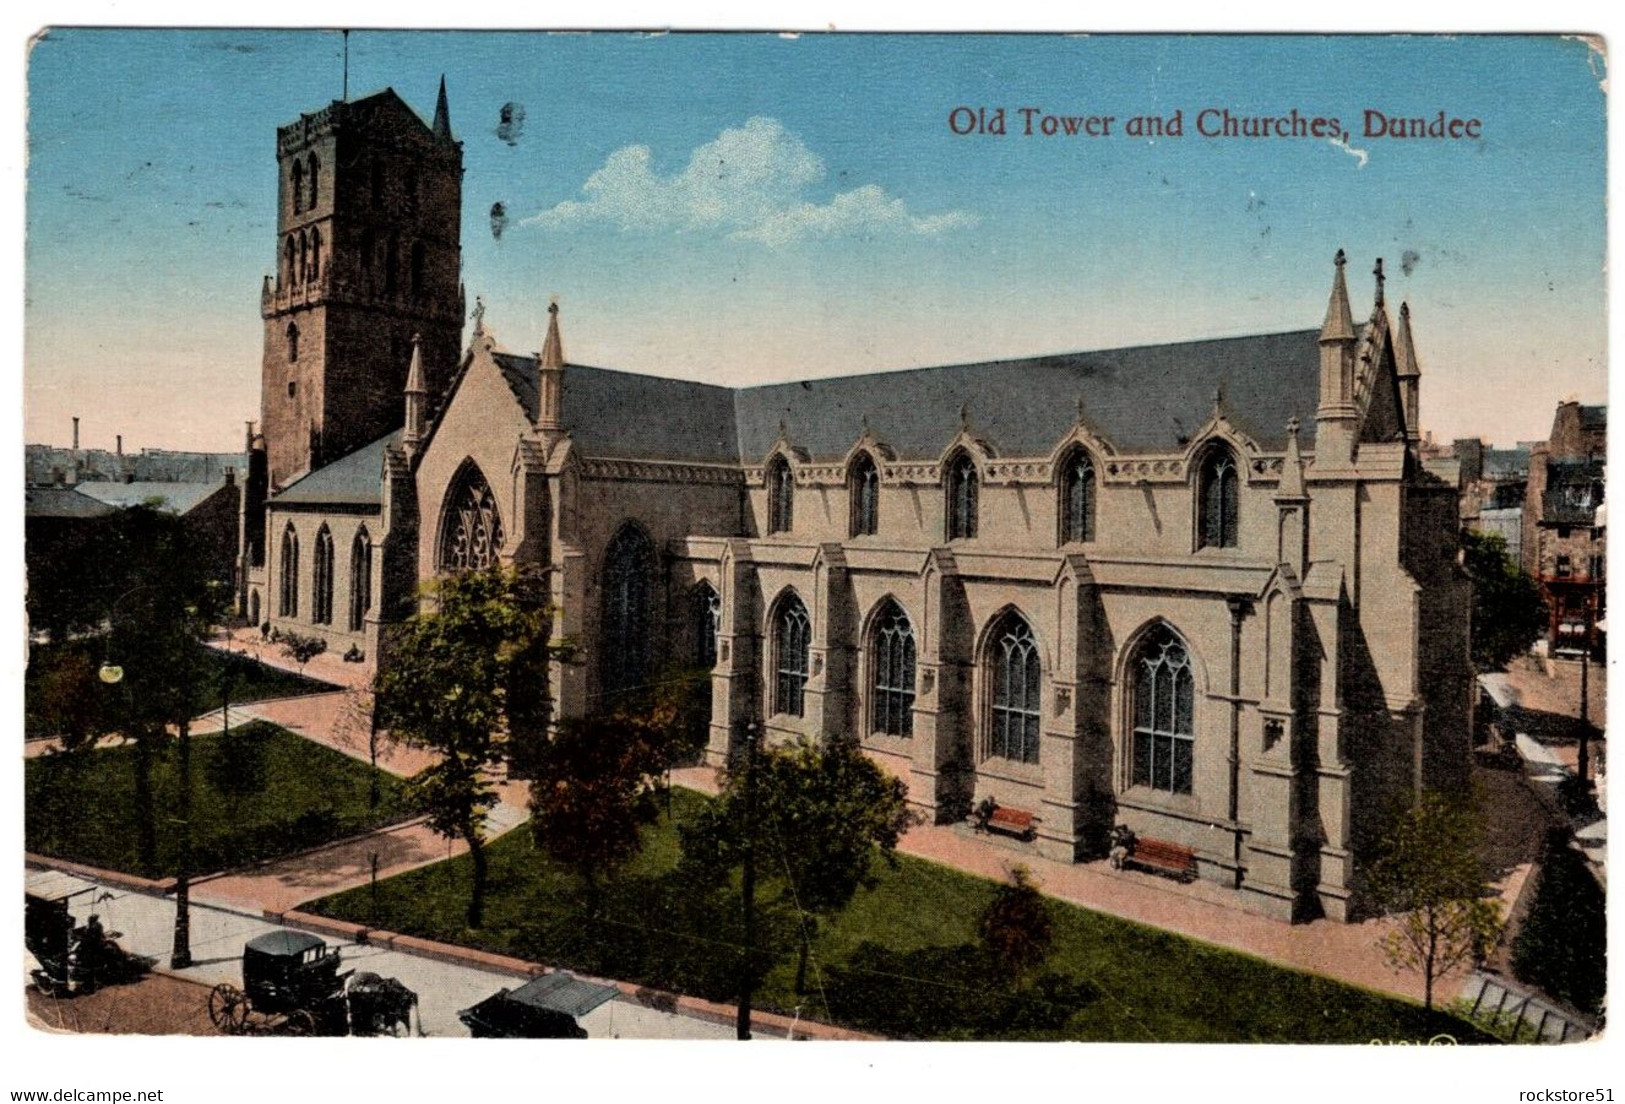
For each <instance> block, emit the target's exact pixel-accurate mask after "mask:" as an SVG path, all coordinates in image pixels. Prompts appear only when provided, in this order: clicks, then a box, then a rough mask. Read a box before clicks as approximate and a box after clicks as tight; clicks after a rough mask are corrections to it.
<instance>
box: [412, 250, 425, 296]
mask: <svg viewBox="0 0 1625 1104" xmlns="http://www.w3.org/2000/svg"><path fill="white" fill-rule="evenodd" d="M424 256H425V250H424V246H423V243H422V242H413V243H412V294H413V295H421V294H422V293H423V259H424Z"/></svg>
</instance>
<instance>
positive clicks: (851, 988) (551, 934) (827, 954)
mask: <svg viewBox="0 0 1625 1104" xmlns="http://www.w3.org/2000/svg"><path fill="white" fill-rule="evenodd" d="M706 800H707V798H705V797H703V796H701V795H698V794H695V793H692V792H690V791H686V790H678V791H676V792H675V793H674V801H673V816H674V818H675V819H676V820H677V821H679V822H680V821H681V820H682V819H683V818H684V816H691V815H693V812H694V811H695V810H696V809H697V808H699V806H700V803H702V802H704V801H706ZM489 853H490V860H491V864H490V879H491V880H490V891H489V896H488V897H487V900H486V926H485V927H484V928H483V929H481V930H479V931H478V932H474V931H470V930H468V929H467V928H465V927H464V926H463V915H464V910H465V908H466V904H467V892H468V878H469V868H468V860H467V858H466V857H463V858H459V859H456V860H453V861H451V862H449V863H439V864H436V865H434V866H430V867H424V868H422V869H419V870H415V871H411V872H409V873H406V874H401V875H399V876H397V877H394V878H390V879H388V880H386V881H384V882H381V883H379V885H378V889H377V901H378V905H377V914H376V915H375V914H374V911H373V908H372V903H371V896H370V894H369V892H368V891H367V890H366V889H361V890H355V891H351V892H347V893H342V894H337V895H335V896H333V897H328V898H324V899H323V900H321V901H319V902H316V903H315V904H314V905H310V906H307V907H309V908H311V909H312V910H313V911H316V912H321V913H324V914H326V915H329V916H334V917H340V918H343V919H348V920H354V921H358V922H361V923H372V924H377V925H379V926H381V927H386V928H388V929H390V930H392V931H398V932H403V933H409V934H412V935H418V936H426V937H429V938H433V939H439V940H444V941H447V942H452V943H462V944H465V945H469V946H475V947H481V948H484V949H487V950H493V951H498V952H502V953H507V954H516V955H520V956H522V957H526V958H530V959H534V960H539V961H544V962H549V963H556V964H559V965H563V966H568V967H571V968H574V969H577V970H581V971H584V972H588V973H596V974H600V975H607V976H611V977H618V978H623V979H626V980H629V981H633V982H637V983H639V984H644V985H650V986H654V987H658V988H663V989H673V990H677V991H679V992H684V993H690V994H694V995H696V996H702V997H708V998H711V999H716V1000H723V1001H730V1000H732V999H733V998H734V997H735V996H736V993H737V989H736V985H735V976H736V969H737V963H738V951H737V948H738V947H739V945H740V942H741V940H740V930H739V920H738V911H739V905H738V897H737V894H736V892H735V891H732V890H730V891H729V892H727V893H724V894H721V895H718V896H716V897H708V896H706V895H704V894H701V893H699V892H697V891H695V890H694V889H693V888H692V887H691V886H689V885H687V884H685V883H683V882H681V881H680V880H679V879H678V878H677V877H676V876H675V874H674V869H673V868H674V865H675V863H676V860H677V853H678V842H677V834H676V832H675V830H674V828H673V825H672V824H671V823H670V822H667V821H665V820H662V822H661V823H659V824H657V825H654V826H651V827H650V828H648V829H646V832H645V848H644V851H643V853H642V854H641V855H640V856H639V857H638V858H637V860H636V861H635V862H634V863H633V864H631V866H629V867H628V868H627V870H626V871H625V872H624V873H623V875H622V876H621V877H620V878H619V879H618V880H617V883H616V884H615V885H614V886H613V887H611V888H610V889H609V890H607V891H606V893H605V898H604V904H603V909H602V914H601V915H600V916H598V917H588V916H587V915H586V914H585V912H584V911H583V906H582V896H581V890H580V885H579V882H578V881H577V880H576V879H575V878H574V877H573V876H572V875H570V874H569V873H568V872H567V871H565V870H563V869H562V868H560V867H558V866H556V865H555V864H554V863H552V862H551V861H550V860H548V859H547V857H546V856H545V855H544V854H543V853H541V852H539V851H537V850H536V849H535V848H534V847H533V846H532V844H531V841H530V835H529V833H528V832H527V831H526V830H524V829H520V830H519V831H515V832H511V833H509V834H508V835H506V836H504V837H503V838H501V839H499V840H497V841H496V842H494V843H493V844H492V845H491V847H490V849H489ZM765 865H766V864H765V863H764V866H765ZM783 888H784V887H783V885H782V883H781V882H778V881H775V880H774V879H773V878H771V877H765V878H764V879H763V880H762V881H761V883H760V886H759V893H758V902H759V911H760V912H761V913H762V914H763V915H762V929H763V930H764V932H765V933H766V934H765V938H764V942H765V944H766V946H767V953H766V956H765V960H764V962H763V963H762V970H763V972H764V977H763V982H762V985H761V988H760V990H759V992H758V994H757V1004H758V1006H759V1007H762V1008H768V1009H774V1010H777V1011H782V1012H786V1013H788V1012H792V1011H793V1010H794V1009H795V1007H796V1006H797V1005H800V1006H801V1010H802V1012H803V1013H804V1014H805V1015H808V1016H811V1017H814V1018H817V1019H823V1020H828V1021H833V1022H836V1023H841V1024H845V1025H848V1026H852V1027H857V1028H862V1029H866V1030H870V1031H874V1032H877V1033H880V1034H883V1035H887V1036H891V1037H903V1038H925V1039H1080V1040H1112V1041H1148V1042H1149V1041H1186V1042H1282V1043H1291V1042H1301V1043H1333V1042H1337V1043H1368V1042H1370V1041H1371V1040H1372V1039H1384V1040H1422V1039H1426V1038H1428V1037H1430V1036H1432V1035H1433V1034H1435V1033H1437V1032H1440V1031H1446V1032H1449V1033H1450V1034H1452V1035H1454V1036H1455V1037H1456V1038H1457V1039H1459V1040H1462V1041H1468V1040H1475V1041H1489V1040H1488V1037H1487V1036H1484V1035H1482V1034H1481V1033H1479V1032H1477V1031H1475V1030H1474V1029H1473V1028H1472V1027H1470V1026H1469V1025H1467V1024H1465V1023H1462V1022H1461V1021H1459V1020H1454V1019H1450V1018H1447V1017H1443V1016H1438V1015H1435V1017H1434V1018H1433V1019H1431V1020H1430V1019H1429V1018H1428V1017H1427V1016H1426V1014H1425V1013H1424V1011H1423V1009H1422V1008H1421V1007H1419V1006H1417V1005H1414V1004H1409V1003H1406V1002H1403V1001H1399V1000H1395V999H1391V998H1388V997H1385V996H1382V995H1379V994H1376V993H1371V992H1367V991H1364V990H1360V989H1356V988H1353V987H1351V986H1347V985H1343V984H1340V983H1338V982H1334V981H1328V980H1325V979H1323V978H1319V977H1315V976H1313V975H1309V974H1304V973H1299V972H1296V971H1292V970H1287V969H1283V968H1281V967H1278V966H1274V965H1271V964H1269V963H1267V962H1264V961H1263V960H1261V959H1255V958H1251V957H1248V956H1246V955H1241V954H1237V953H1234V952H1231V951H1226V950H1221V949H1219V948H1216V947H1211V946H1208V945H1205V944H1201V943H1196V942H1194V941H1191V940H1188V939H1183V938H1180V937H1178V936H1174V935H1169V934H1166V933H1163V932H1160V931H1157V930H1155V929H1152V928H1147V927H1143V926H1140V925H1137V924H1132V923H1129V922H1127V921H1123V920H1119V919H1116V918H1114V917H1110V916H1106V915H1104V914H1101V913H1095V912H1090V911H1087V910H1084V909H1081V908H1076V907H1072V906H1068V905H1063V904H1060V903H1058V902H1052V903H1051V907H1052V913H1053V916H1054V921H1055V923H1054V928H1055V936H1056V938H1055V949H1054V951H1053V953H1052V954H1051V956H1050V958H1049V959H1048V961H1047V962H1045V963H1044V964H1043V965H1042V966H1040V967H1038V968H1037V969H1036V970H1035V971H1034V972H1033V973H1031V974H1030V975H1029V976H1028V977H1027V978H1026V979H1025V980H1024V983H1023V984H1022V985H1021V986H1020V987H1019V988H1017V987H1013V986H1011V985H1009V984H1008V983H1007V982H1006V981H1005V979H1004V978H1002V977H1001V976H999V974H998V973H997V971H996V970H995V969H994V968H993V967H992V966H991V965H990V963H989V962H988V961H987V959H986V957H985V956H984V955H983V953H982V952H981V950H980V949H979V947H978V946H977V938H976V924H977V918H978V916H979V914H980V912H981V910H982V909H983V907H984V906H985V905H986V904H987V902H988V901H989V900H990V899H991V898H992V896H993V892H994V889H995V885H994V883H992V882H988V881H985V880H983V879H980V878H975V877H972V876H970V875H967V874H961V873H959V872H957V871H954V870H950V869H948V868H946V867H942V866H938V865H936V864H933V863H928V862H924V861H921V860H918V859H913V858H909V857H907V856H899V857H898V862H897V866H896V868H895V869H892V870H884V871H883V874H882V877H881V880H880V883H879V884H878V885H877V886H876V887H875V888H874V889H873V890H867V891H862V892H860V893H859V895H858V897H857V898H856V899H855V900H854V901H853V902H852V903H851V905H850V906H848V908H847V909H846V910H845V911H844V912H843V913H842V914H841V915H839V916H837V917H835V918H834V919H833V920H831V921H828V922H825V923H824V924H822V925H821V927H820V928H819V930H818V932H817V934H816V937H815V940H814V944H813V960H814V968H813V969H812V970H810V971H809V977H808V983H807V992H806V993H805V994H804V995H802V996H799V997H798V996H797V995H796V994H795V992H794V981H795V968H796V958H797V954H796V949H797V938H796V924H797V920H796V917H795V915H794V913H793V911H792V910H791V909H790V907H789V906H788V903H787V902H786V901H785V900H784V894H783Z"/></svg>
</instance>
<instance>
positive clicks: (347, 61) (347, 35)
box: [343, 28, 350, 101]
mask: <svg viewBox="0 0 1625 1104" xmlns="http://www.w3.org/2000/svg"><path fill="white" fill-rule="evenodd" d="M343 33H344V99H345V100H346V101H348V100H349V99H350V31H349V28H345V30H344V32H343Z"/></svg>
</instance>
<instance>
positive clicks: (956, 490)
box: [946, 452, 977, 540]
mask: <svg viewBox="0 0 1625 1104" xmlns="http://www.w3.org/2000/svg"><path fill="white" fill-rule="evenodd" d="M947 477H948V478H947V488H946V489H947V493H948V525H947V530H948V539H949V540H957V539H959V538H961V537H974V536H975V535H976V490H977V488H976V463H975V461H973V460H972V459H971V458H970V456H969V455H968V454H967V453H963V452H961V453H959V454H957V455H956V456H955V457H954V458H953V459H952V460H950V461H949V462H948V471H947Z"/></svg>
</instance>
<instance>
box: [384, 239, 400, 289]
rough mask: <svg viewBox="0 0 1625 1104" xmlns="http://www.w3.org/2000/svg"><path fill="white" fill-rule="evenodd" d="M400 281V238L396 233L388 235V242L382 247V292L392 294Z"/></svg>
mask: <svg viewBox="0 0 1625 1104" xmlns="http://www.w3.org/2000/svg"><path fill="white" fill-rule="evenodd" d="M400 282H401V239H400V236H399V235H398V234H391V235H390V236H389V244H388V245H386V246H385V247H384V294H386V295H394V294H395V292H396V291H397V290H398V289H399V287H400Z"/></svg>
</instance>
